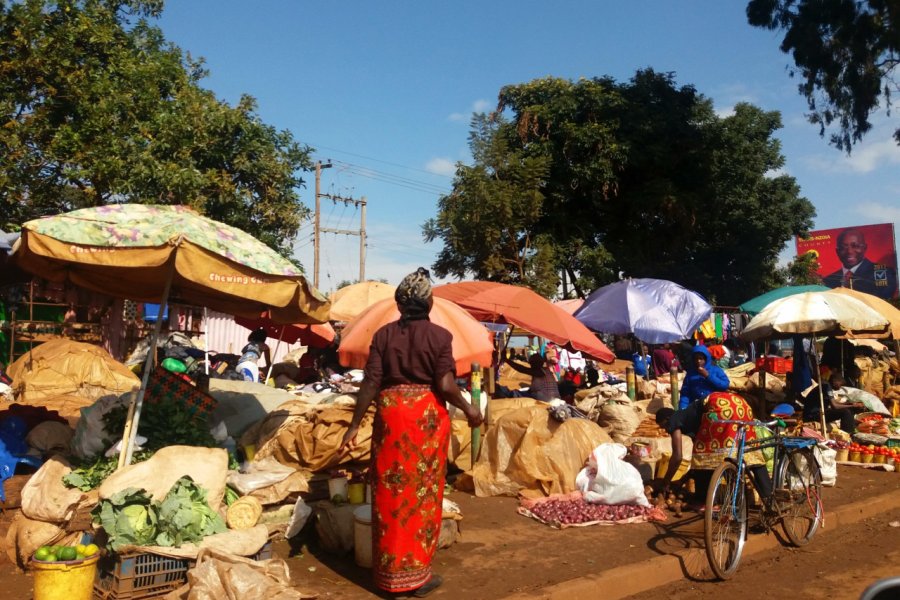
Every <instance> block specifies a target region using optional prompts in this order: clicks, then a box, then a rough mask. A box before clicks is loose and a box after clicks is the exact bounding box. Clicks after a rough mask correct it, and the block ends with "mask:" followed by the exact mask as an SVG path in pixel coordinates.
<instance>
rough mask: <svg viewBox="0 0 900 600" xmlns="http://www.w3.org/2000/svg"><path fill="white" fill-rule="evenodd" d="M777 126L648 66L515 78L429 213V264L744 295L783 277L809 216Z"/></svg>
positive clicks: (538, 286)
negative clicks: (721, 106) (788, 245)
mask: <svg viewBox="0 0 900 600" xmlns="http://www.w3.org/2000/svg"><path fill="white" fill-rule="evenodd" d="M780 127H781V120H780V116H779V115H778V113H777V112H765V111H762V110H760V109H759V108H756V107H754V106H751V105H749V104H740V105H738V106H736V107H735V110H734V114H732V115H730V116H727V117H719V116H717V115H716V113H715V111H714V110H713V106H712V103H711V102H710V101H709V100H708V99H706V98H705V97H704V96H703V95H702V94H699V93H698V92H697V91H696V90H695V89H694V88H693V87H692V86H677V85H676V83H675V81H674V76H673V75H671V74H661V73H656V72H654V71H652V70H645V71H638V73H637V74H636V75H635V76H634V78H632V79H631V80H630V81H628V82H625V83H618V82H616V81H614V80H612V79H610V78H595V79H580V80H578V81H574V82H573V81H568V80H564V79H558V78H545V79H538V80H535V81H532V82H529V83H524V84H519V85H512V86H506V87H504V88H503V89H502V90H501V91H500V95H499V105H498V111H497V112H496V113H494V114H493V115H491V116H487V115H482V116H477V117H476V118H475V119H474V120H473V126H472V135H471V143H472V148H473V159H474V161H473V164H472V166H466V165H460V166H459V168H458V170H457V175H456V178H455V180H454V186H453V191H452V192H451V193H450V194H448V195H447V196H445V197H443V198H441V200H440V205H439V212H438V216H437V217H436V218H435V219H432V220H431V221H429V222H428V223H426V225H425V228H424V230H425V236H426V239H429V240H432V239H441V240H442V241H443V242H444V247H443V250H442V251H441V253H440V254H439V256H438V260H437V261H436V263H435V264H434V270H435V272H436V273H437V274H438V276H446V275H448V274H449V275H454V276H458V277H464V276H465V275H466V274H467V273H471V274H473V275H474V276H476V277H478V278H483V279H492V280H498V281H512V282H521V283H524V284H526V285H529V286H530V287H532V288H533V289H535V290H536V291H538V292H540V293H543V294H544V295H552V294H553V293H554V292H555V290H556V286H557V283H558V273H559V270H560V269H565V270H566V271H567V273H568V275H569V276H570V279H571V280H572V281H574V282H575V283H576V289H577V290H578V291H579V293H581V294H585V293H587V292H590V291H591V290H593V289H594V288H596V287H599V286H600V285H604V284H607V283H610V282H612V281H615V280H616V279H618V277H619V274H620V273H621V274H622V275H623V276H626V277H657V278H664V279H670V280H673V281H676V282H678V283H680V284H682V285H685V286H687V287H689V288H691V289H695V290H697V291H699V292H701V293H704V294H706V295H707V296H709V297H714V298H715V299H716V300H717V301H718V302H720V303H722V304H735V305H736V304H738V303H739V302H741V301H743V300H745V299H746V298H747V297H749V296H752V295H753V294H754V293H755V292H762V291H765V290H766V289H769V286H771V285H772V284H774V283H776V282H777V281H778V279H779V273H778V271H777V269H776V261H777V257H778V253H779V252H780V250H781V248H782V247H783V246H784V243H785V242H786V241H787V240H789V239H790V238H791V237H792V236H793V235H796V234H802V233H805V232H806V231H807V230H808V229H809V228H810V227H811V226H812V218H813V216H814V215H815V211H814V208H813V206H812V204H810V202H809V201H808V200H806V199H805V198H802V197H801V196H800V189H799V186H798V185H797V183H796V182H795V180H794V179H793V178H792V177H790V176H787V175H783V174H778V170H779V169H781V168H782V167H783V165H784V157H783V156H782V154H781V149H780V144H779V142H778V140H776V139H774V138H773V137H772V136H773V134H774V133H775V131H777V130H778V129H779V128H780ZM539 267H540V268H539ZM551 267H552V268H551Z"/></svg>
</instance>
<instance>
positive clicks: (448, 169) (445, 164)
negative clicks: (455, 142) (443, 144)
mask: <svg viewBox="0 0 900 600" xmlns="http://www.w3.org/2000/svg"><path fill="white" fill-rule="evenodd" d="M425 170H426V171H428V172H429V173H434V174H435V175H446V176H449V177H452V176H453V175H455V174H456V163H454V162H453V161H452V160H450V159H449V158H432V159H431V160H429V161H428V162H427V163H426V164H425Z"/></svg>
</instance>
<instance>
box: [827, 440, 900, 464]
mask: <svg viewBox="0 0 900 600" xmlns="http://www.w3.org/2000/svg"><path fill="white" fill-rule="evenodd" d="M847 450H848V454H847V460H848V461H849V462H851V463H859V464H864V465H893V467H894V470H897V467H898V465H900V448H888V447H887V446H876V445H875V444H857V443H855V442H854V443H852V444H850V446H849V448H847ZM838 460H840V459H838Z"/></svg>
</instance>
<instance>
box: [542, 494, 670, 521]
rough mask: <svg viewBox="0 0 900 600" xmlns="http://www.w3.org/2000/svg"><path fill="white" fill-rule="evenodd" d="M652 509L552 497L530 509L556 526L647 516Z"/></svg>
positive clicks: (543, 519)
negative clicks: (554, 498)
mask: <svg viewBox="0 0 900 600" xmlns="http://www.w3.org/2000/svg"><path fill="white" fill-rule="evenodd" d="M652 510H653V509H651V508H645V507H643V506H636V505H630V504H618V505H606V504H591V503H589V502H586V501H585V500H584V499H583V498H580V499H574V498H573V499H568V498H567V499H564V500H562V499H561V500H553V499H551V500H547V501H545V502H539V503H536V504H535V505H534V506H532V507H531V508H530V509H529V511H530V512H531V514H532V515H533V516H535V517H537V518H538V519H539V520H541V521H543V522H545V523H547V524H549V525H552V526H554V527H559V526H565V525H584V524H587V523H597V522H616V521H625V520H628V519H634V518H647V517H649V516H650V514H651V511H652Z"/></svg>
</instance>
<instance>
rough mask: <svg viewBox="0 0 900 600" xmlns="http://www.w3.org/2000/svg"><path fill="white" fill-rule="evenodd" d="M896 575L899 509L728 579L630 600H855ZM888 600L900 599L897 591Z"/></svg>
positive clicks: (763, 558)
mask: <svg viewBox="0 0 900 600" xmlns="http://www.w3.org/2000/svg"><path fill="white" fill-rule="evenodd" d="M897 575H900V508H895V509H893V510H891V511H890V512H886V513H881V514H880V515H878V516H877V517H873V518H869V519H865V520H863V521H861V522H859V523H856V524H855V525H854V526H852V527H849V528H845V529H841V530H838V531H834V530H831V531H829V530H827V529H826V530H825V531H824V532H822V534H821V535H819V536H816V538H815V539H814V540H813V541H812V543H811V544H810V545H809V546H806V547H804V548H790V549H788V548H784V549H781V548H780V549H779V550H778V551H776V552H767V553H763V554H761V555H759V556H758V557H754V560H748V561H747V562H742V563H741V565H740V568H739V569H738V572H737V573H736V574H735V575H734V577H733V578H732V579H729V580H728V581H715V582H701V581H679V582H677V583H674V584H671V585H666V586H662V587H659V588H656V589H654V590H651V591H650V592H645V593H643V594H639V595H635V596H631V597H630V598H628V600H689V599H690V600H693V599H694V598H728V599H729V600H744V599H747V600H751V599H752V600H757V599H759V598H791V599H792V600H825V599H828V600H856V599H858V598H859V597H860V594H862V592H863V591H864V590H865V589H866V587H867V586H869V585H870V584H872V583H874V582H875V581H877V580H879V579H881V578H884V577H896V576H897ZM890 597H891V598H900V591H898V592H897V593H896V595H894V596H890Z"/></svg>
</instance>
